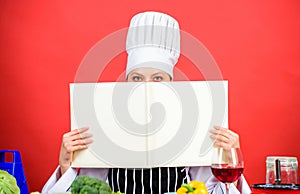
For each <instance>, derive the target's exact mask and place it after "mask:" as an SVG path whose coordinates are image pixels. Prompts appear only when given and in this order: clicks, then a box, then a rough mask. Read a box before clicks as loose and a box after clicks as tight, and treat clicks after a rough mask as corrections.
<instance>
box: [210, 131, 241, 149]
mask: <svg viewBox="0 0 300 194" xmlns="http://www.w3.org/2000/svg"><path fill="white" fill-rule="evenodd" d="M210 133H211V134H212V135H211V136H210V137H211V138H212V139H213V140H215V143H214V145H215V146H217V147H222V148H225V149H230V148H239V147H240V140H239V135H238V134H237V133H235V132H233V131H231V130H229V129H226V128H223V127H219V126H214V129H212V130H210Z"/></svg>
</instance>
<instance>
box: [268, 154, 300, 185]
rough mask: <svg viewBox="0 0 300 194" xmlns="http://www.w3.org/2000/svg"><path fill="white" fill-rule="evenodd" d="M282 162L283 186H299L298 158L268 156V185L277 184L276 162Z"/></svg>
mask: <svg viewBox="0 0 300 194" xmlns="http://www.w3.org/2000/svg"><path fill="white" fill-rule="evenodd" d="M276 159H279V161H280V174H281V184H298V161H297V158H296V157H282V156H268V157H267V160H266V168H267V170H266V184H275V178H276V165H275V160H276Z"/></svg>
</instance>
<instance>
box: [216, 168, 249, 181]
mask: <svg viewBox="0 0 300 194" xmlns="http://www.w3.org/2000/svg"><path fill="white" fill-rule="evenodd" d="M211 170H212V173H213V174H214V176H215V177H216V178H217V179H218V180H219V181H221V182H222V183H232V182H234V181H236V180H238V179H239V178H240V176H241V174H242V173H243V170H244V168H242V167H240V168H235V167H230V166H228V167H227V168H224V167H222V168H218V167H212V168H211Z"/></svg>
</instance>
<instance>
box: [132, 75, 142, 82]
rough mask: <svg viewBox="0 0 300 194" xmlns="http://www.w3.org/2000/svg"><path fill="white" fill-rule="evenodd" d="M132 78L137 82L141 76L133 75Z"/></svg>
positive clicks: (140, 79)
mask: <svg viewBox="0 0 300 194" xmlns="http://www.w3.org/2000/svg"><path fill="white" fill-rule="evenodd" d="M132 80H133V81H135V82H139V81H142V78H141V77H139V76H133V78H132Z"/></svg>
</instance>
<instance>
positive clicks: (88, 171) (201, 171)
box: [42, 166, 251, 194]
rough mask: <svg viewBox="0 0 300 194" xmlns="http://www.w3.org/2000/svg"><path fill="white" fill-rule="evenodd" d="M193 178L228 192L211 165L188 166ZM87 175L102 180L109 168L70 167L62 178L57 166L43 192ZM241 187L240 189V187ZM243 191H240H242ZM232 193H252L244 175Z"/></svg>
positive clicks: (215, 191) (215, 192)
mask: <svg viewBox="0 0 300 194" xmlns="http://www.w3.org/2000/svg"><path fill="white" fill-rule="evenodd" d="M186 170H187V172H188V174H189V177H190V179H191V180H197V181H202V182H204V183H205V185H206V187H207V190H208V192H209V193H212V194H222V193H226V190H225V184H223V183H221V182H219V181H218V180H217V179H216V178H215V177H214V175H213V174H212V172H211V169H210V167H209V166H200V167H186ZM80 175H86V176H91V177H95V178H98V179H102V180H107V175H108V169H107V168H81V169H80V171H79V172H78V171H77V170H76V169H74V168H69V169H68V170H67V171H66V172H65V173H64V174H63V175H62V176H61V177H60V178H58V177H59V176H60V168H59V167H57V168H56V170H55V171H54V173H53V174H52V175H51V177H50V178H49V180H48V181H47V183H46V184H45V185H44V187H43V190H42V193H57V192H66V191H68V190H70V187H71V184H72V182H73V181H74V180H75V179H76V177H77V176H80ZM238 188H239V189H238ZM239 190H240V191H241V192H240V191H239ZM229 192H230V194H239V193H242V194H250V193H251V189H250V187H249V185H248V184H247V181H246V180H245V178H244V176H243V175H242V176H241V177H240V179H239V181H238V185H237V187H236V186H235V185H233V184H231V185H230V187H229Z"/></svg>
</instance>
